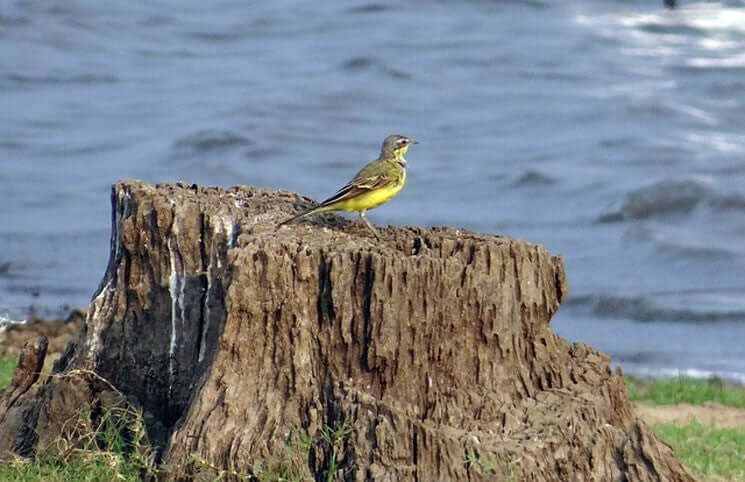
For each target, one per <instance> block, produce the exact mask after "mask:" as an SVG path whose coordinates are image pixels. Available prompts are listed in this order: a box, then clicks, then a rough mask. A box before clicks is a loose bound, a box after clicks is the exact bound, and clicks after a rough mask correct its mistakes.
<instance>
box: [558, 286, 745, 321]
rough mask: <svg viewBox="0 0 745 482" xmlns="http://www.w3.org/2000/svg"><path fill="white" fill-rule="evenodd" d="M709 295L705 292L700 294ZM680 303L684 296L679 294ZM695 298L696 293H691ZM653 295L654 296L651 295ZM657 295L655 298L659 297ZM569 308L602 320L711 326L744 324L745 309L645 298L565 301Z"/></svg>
mask: <svg viewBox="0 0 745 482" xmlns="http://www.w3.org/2000/svg"><path fill="white" fill-rule="evenodd" d="M697 294H704V295H705V294H706V293H697ZM676 295H677V298H678V300H679V299H681V298H680V297H682V296H686V294H685V293H678V294H676ZM692 295H695V294H692ZM651 296H654V294H652V295H651ZM660 297H661V296H657V297H656V298H660ZM566 304H567V305H570V306H582V307H585V308H589V310H590V311H591V312H592V314H593V315H595V316H598V317H601V318H625V319H630V320H634V321H641V322H656V321H672V322H693V323H711V322H719V321H737V322H745V307H743V308H740V307H726V306H724V307H721V308H718V307H714V306H708V307H707V306H705V304H706V303H705V302H704V301H702V303H701V307H700V308H691V307H688V306H680V305H681V304H682V303H670V304H668V305H665V304H660V303H658V302H655V301H653V300H652V299H650V298H648V297H644V296H629V297H624V296H613V295H598V294H592V295H584V296H577V297H573V298H570V299H568V300H567V301H566Z"/></svg>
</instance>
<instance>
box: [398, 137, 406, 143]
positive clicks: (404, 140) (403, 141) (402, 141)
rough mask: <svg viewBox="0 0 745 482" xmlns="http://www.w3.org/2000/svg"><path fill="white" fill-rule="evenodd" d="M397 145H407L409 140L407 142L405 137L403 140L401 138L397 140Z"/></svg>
mask: <svg viewBox="0 0 745 482" xmlns="http://www.w3.org/2000/svg"><path fill="white" fill-rule="evenodd" d="M398 143H399V144H408V143H409V140H408V139H407V138H405V137H404V138H402V139H399V140H398Z"/></svg>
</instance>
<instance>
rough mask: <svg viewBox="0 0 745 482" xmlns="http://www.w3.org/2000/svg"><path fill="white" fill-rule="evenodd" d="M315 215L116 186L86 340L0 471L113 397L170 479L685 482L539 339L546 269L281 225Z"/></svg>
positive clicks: (467, 235) (451, 238) (517, 244)
mask: <svg viewBox="0 0 745 482" xmlns="http://www.w3.org/2000/svg"><path fill="white" fill-rule="evenodd" d="M309 202H310V200H308V199H307V198H301V197H298V196H297V195H295V194H292V193H288V192H283V191H279V192H270V191H267V190H262V189H255V188H249V187H233V188H230V189H227V190H223V189H218V188H205V187H199V186H185V185H180V184H179V185H159V186H155V187H153V186H150V185H147V184H144V183H142V182H138V181H123V182H119V183H117V184H116V185H114V186H113V190H112V204H113V216H112V218H113V219H112V225H113V227H112V237H111V255H110V259H109V264H108V268H107V270H106V273H105V275H104V277H103V280H102V282H101V285H100V287H99V289H98V290H97V293H96V294H95V295H94V298H93V300H92V302H91V305H90V308H89V310H88V314H87V319H86V323H85V326H84V328H83V329H82V331H81V334H80V337H79V339H78V340H77V342H75V343H74V344H72V345H71V346H69V347H68V350H67V352H66V354H65V356H63V357H62V358H61V359H60V361H59V362H58V363H57V365H56V367H55V375H53V376H51V377H49V378H47V379H46V380H45V381H44V382H37V384H36V385H37V386H36V389H34V390H26V391H25V392H23V393H20V394H18V396H16V397H15V398H14V400H13V404H12V409H11V410H8V409H5V412H4V413H2V414H0V447H4V448H5V451H6V453H5V454H4V455H5V456H7V455H9V454H11V453H13V452H15V453H21V454H22V455H32V454H33V453H34V451H37V450H41V449H42V448H45V447H49V446H50V444H51V441H52V440H54V438H55V437H56V436H58V435H59V433H60V431H61V430H62V425H63V423H64V421H65V420H67V419H69V417H71V416H72V415H73V414H74V413H75V410H76V409H77V408H78V407H79V406H80V405H81V404H90V403H92V401H93V400H95V399H96V398H97V397H101V396H102V394H105V393H106V392H109V391H112V390H116V391H117V392H118V393H120V394H122V395H123V396H125V397H126V398H127V400H128V401H129V402H130V403H132V404H134V405H136V406H138V407H141V408H142V410H143V412H144V414H145V421H146V424H147V429H148V435H149V438H150V440H151V441H152V443H153V444H154V445H155V446H156V448H157V449H158V450H159V452H158V454H159V460H161V461H162V462H164V463H165V464H166V466H167V467H169V472H167V474H166V475H165V476H166V477H167V478H173V479H189V478H192V477H195V476H199V474H200V473H204V474H210V473H212V475H214V474H215V473H217V474H221V475H223V476H226V475H227V476H228V477H230V476H231V475H236V476H237V474H254V475H257V474H258V475H260V474H259V472H260V471H261V470H265V469H267V468H268V467H270V466H271V464H272V463H275V462H277V461H280V462H281V461H283V460H284V461H285V462H286V460H287V458H288V457H287V456H288V454H289V455H290V456H291V457H290V458H291V459H292V467H293V468H294V469H296V470H299V471H300V475H301V476H302V475H305V477H307V478H310V479H315V480H327V478H328V476H329V475H331V477H332V478H333V479H334V480H376V481H377V480H391V481H395V480H420V481H435V480H520V481H524V480H535V481H538V480H577V481H587V480H598V481H601V480H602V481H606V480H619V481H620V480H642V481H647V480H649V481H659V480H666V481H667V480H670V481H688V480H693V478H692V477H691V476H690V475H689V474H688V472H686V470H685V469H684V468H683V467H682V465H681V464H680V463H679V461H678V460H677V459H676V458H675V457H674V455H673V453H672V451H671V450H670V448H669V447H668V446H666V445H665V444H663V443H661V442H660V441H659V440H658V439H657V438H656V437H655V436H654V435H653V434H652V433H651V431H650V430H649V429H648V428H647V427H646V426H645V425H644V424H643V423H641V422H640V421H639V419H638V418H637V416H636V415H635V414H634V412H633V410H632V406H631V404H630V402H629V400H628V397H627V394H626V390H625V385H624V381H623V378H622V376H621V375H620V371H617V373H612V372H611V370H610V365H609V360H608V358H607V357H606V356H605V355H603V354H601V353H598V352H597V351H595V350H594V349H592V348H590V347H588V346H586V345H582V344H574V345H572V346H570V345H569V344H568V343H567V342H566V341H565V340H563V339H562V338H560V337H558V336H556V335H555V334H554V333H552V331H551V329H550V327H549V321H550V318H551V316H552V315H553V314H554V313H555V312H556V310H557V308H558V307H559V303H560V302H561V300H562V298H564V297H565V295H566V291H567V287H566V281H565V275H564V269H563V264H562V260H561V258H558V257H552V256H551V255H550V254H549V253H548V252H547V251H546V250H545V249H544V248H543V247H541V246H537V245H532V244H528V243H525V242H521V241H516V240H512V239H507V238H503V237H496V236H491V235H481V234H475V233H471V232H468V231H463V230H455V229H444V228H430V229H422V228H416V227H406V228H391V227H389V228H385V229H381V233H382V238H383V239H382V240H381V241H377V240H375V239H374V238H372V237H371V236H370V234H369V231H367V229H366V228H365V227H364V226H363V225H361V224H360V223H358V222H352V221H347V220H344V219H343V218H340V217H338V216H335V215H322V216H319V217H316V218H314V219H311V220H308V221H307V222H301V223H298V224H294V225H291V226H286V227H282V228H280V229H277V228H276V225H277V223H278V222H279V221H281V220H283V219H284V218H286V217H288V216H289V215H290V214H291V213H293V212H294V211H295V210H297V209H299V208H300V207H303V206H306V205H308V204H309ZM70 373H77V374H86V373H87V374H92V375H95V376H88V377H85V376H82V377H71V376H65V374H70ZM104 381H105V383H104ZM19 417H22V418H19ZM298 440H299V441H300V443H299V446H300V447H299V448H298V446H296V445H294V444H295V442H294V441H298ZM195 461H197V462H195ZM277 463H279V462H277Z"/></svg>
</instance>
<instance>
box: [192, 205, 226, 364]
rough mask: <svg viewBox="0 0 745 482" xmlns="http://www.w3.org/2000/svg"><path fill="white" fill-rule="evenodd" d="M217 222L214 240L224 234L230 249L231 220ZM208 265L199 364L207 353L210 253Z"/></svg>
mask: <svg viewBox="0 0 745 482" xmlns="http://www.w3.org/2000/svg"><path fill="white" fill-rule="evenodd" d="M218 220H219V222H216V223H215V224H214V233H215V239H216V240H218V241H219V240H220V239H221V236H220V235H221V234H223V233H224V234H225V242H226V243H227V246H228V248H232V247H233V246H234V245H235V237H234V236H235V229H234V225H233V218H232V217H230V216H228V215H222V216H220V217H219V218H218ZM216 258H217V267H218V268H221V267H222V265H221V263H220V256H216ZM209 259H210V261H209V263H208V264H207V267H206V268H205V269H204V272H205V276H207V286H206V288H205V289H206V290H207V292H206V293H205V295H204V301H203V305H202V316H203V319H202V336H201V342H200V343H199V356H198V357H197V361H198V362H201V361H202V360H204V354H205V353H206V352H207V332H208V331H209V328H210V291H211V290H212V253H210V254H209Z"/></svg>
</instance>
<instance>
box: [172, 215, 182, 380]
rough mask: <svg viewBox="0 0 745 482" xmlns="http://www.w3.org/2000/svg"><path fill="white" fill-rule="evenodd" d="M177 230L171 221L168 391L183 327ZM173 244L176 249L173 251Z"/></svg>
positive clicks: (176, 224) (173, 373)
mask: <svg viewBox="0 0 745 482" xmlns="http://www.w3.org/2000/svg"><path fill="white" fill-rule="evenodd" d="M178 233H179V228H178V223H177V222H176V220H174V221H173V227H172V228H171V236H169V238H168V252H169V254H170V258H171V276H170V278H169V285H168V291H169V293H170V295H171V347H170V350H169V352H168V354H169V365H168V370H169V375H170V377H169V385H168V391H169V392H170V391H171V390H172V389H173V380H174V377H175V367H174V361H175V359H176V347H177V346H178V340H179V331H180V329H181V328H183V326H184V264H183V261H182V260H181V254H180V253H179V251H178V241H177V240H176V239H177V237H178ZM174 244H175V245H176V249H174Z"/></svg>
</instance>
